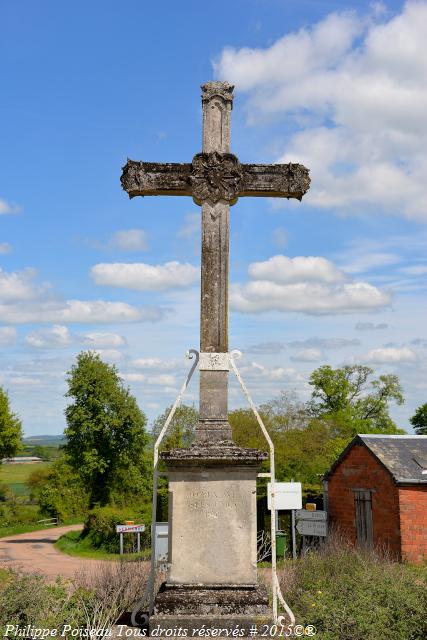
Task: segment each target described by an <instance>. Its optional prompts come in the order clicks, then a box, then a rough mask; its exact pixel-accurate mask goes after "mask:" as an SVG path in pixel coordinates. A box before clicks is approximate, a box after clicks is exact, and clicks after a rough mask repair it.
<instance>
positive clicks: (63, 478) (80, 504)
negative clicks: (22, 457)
mask: <svg viewBox="0 0 427 640" xmlns="http://www.w3.org/2000/svg"><path fill="white" fill-rule="evenodd" d="M28 485H29V487H30V495H31V498H32V499H33V500H36V501H37V503H38V505H39V507H40V511H41V513H42V514H43V515H46V516H50V517H52V518H59V520H65V519H66V518H72V517H73V518H74V517H82V516H85V514H86V513H87V511H88V508H89V494H88V491H87V488H86V484H85V481H84V480H83V478H82V476H81V475H80V474H78V473H76V471H74V470H73V469H72V468H71V466H70V465H69V464H68V462H67V459H66V457H65V456H60V457H59V458H58V459H57V460H55V462H54V463H53V464H52V465H51V466H49V469H36V470H35V471H33V473H32V474H31V475H30V477H29V479H28Z"/></svg>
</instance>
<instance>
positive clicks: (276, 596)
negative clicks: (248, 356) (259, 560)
mask: <svg viewBox="0 0 427 640" xmlns="http://www.w3.org/2000/svg"><path fill="white" fill-rule="evenodd" d="M200 355H202V358H204V360H206V362H207V363H209V361H211V364H206V363H205V361H204V360H203V365H202V366H203V368H205V367H212V368H221V369H222V368H228V367H227V364H226V363H225V362H224V356H228V363H229V364H230V365H231V368H232V369H233V371H234V373H235V375H236V378H237V379H238V381H239V383H240V386H241V387H242V390H243V393H244V395H245V396H246V398H247V400H248V402H249V405H250V407H251V409H252V411H253V413H254V414H255V417H256V419H257V422H258V424H259V426H260V428H261V431H262V433H263V435H264V437H265V439H266V441H267V443H268V446H269V448H270V472H269V473H259V474H258V477H264V478H266V477H268V478H270V481H271V485H272V487H273V491H272V493H271V584H272V590H273V618H274V622H275V623H277V622H279V623H283V622H282V621H283V616H278V606H277V605H278V601H279V602H280V604H281V605H282V607H283V608H284V610H285V611H286V613H287V614H288V616H289V618H290V621H291V625H294V624H295V616H294V614H293V613H292V611H291V609H290V608H289V606H288V605H287V603H286V602H285V599H284V597H283V595H282V592H281V590H280V584H279V580H278V578H277V570H276V518H275V509H274V483H275V477H276V476H275V462H274V444H273V441H272V440H271V438H270V435H269V433H268V431H267V429H266V428H265V425H264V423H263V421H262V419H261V416H260V415H259V413H258V410H257V408H256V406H255V404H254V402H253V400H252V398H251V396H250V393H249V391H248V389H247V387H246V385H245V383H244V382H243V379H242V377H241V375H240V373H239V370H238V368H237V365H236V363H235V361H234V359H235V358H240V357H241V356H242V353H241V351H238V350H234V351H232V352H231V353H228V354H199V352H198V351H196V349H190V350H189V351H187V354H186V357H187V358H189V359H190V360H191V359H192V358H193V357H195V358H196V359H195V361H194V363H193V365H192V367H191V369H190V371H189V373H188V375H187V378H186V380H185V382H184V383H183V385H182V387H181V390H180V392H179V394H178V397H177V399H176V400H175V403H174V405H173V407H172V409H171V410H170V412H169V415H168V417H167V419H166V421H165V424H164V425H163V428H162V430H161V431H160V433H159V435H158V438H157V440H156V442H155V444H154V457H153V502H152V509H151V570H150V575H149V578H148V581H147V586H146V589H145V593H144V596H143V597H142V598H141V600H139V601H138V602H137V603H136V605H135V606H134V608H133V610H132V616H131V622H132V624H133V625H134V626H137V622H136V615H137V613H138V611H139V610H140V608H141V607H142V606H143V604H144V602H146V600H147V597H148V598H149V608H148V612H149V616H151V615H152V613H153V607H154V583H155V573H156V531H155V527H156V519H157V488H158V487H157V485H158V478H159V475H161V474H159V471H158V461H159V447H160V444H161V442H162V440H163V437H164V436H165V434H166V431H167V430H168V427H169V425H170V423H171V421H172V419H173V417H174V415H175V412H176V410H177V408H178V405H179V404H180V402H181V400H182V396H183V395H184V393H185V391H186V389H187V387H188V385H189V383H190V380H191V378H192V377H193V374H194V371H195V370H196V367H197V365H198V363H199V358H200ZM208 355H209V358H208V357H207V356H208ZM215 355H221V358H220V359H219V361H218V363H217V362H214V360H215V358H213V356H215Z"/></svg>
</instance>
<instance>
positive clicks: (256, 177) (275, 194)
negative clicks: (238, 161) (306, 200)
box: [239, 163, 310, 200]
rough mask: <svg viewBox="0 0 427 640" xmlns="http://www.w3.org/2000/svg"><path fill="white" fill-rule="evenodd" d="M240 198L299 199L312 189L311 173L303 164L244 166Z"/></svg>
mask: <svg viewBox="0 0 427 640" xmlns="http://www.w3.org/2000/svg"><path fill="white" fill-rule="evenodd" d="M241 167H242V182H241V186H240V189H239V197H242V196H252V197H253V196H264V197H268V198H297V199H298V200H301V199H302V197H303V195H304V194H305V193H307V191H308V189H309V188H310V176H309V171H308V169H307V168H306V167H304V165H302V164H294V163H289V164H242V165H241Z"/></svg>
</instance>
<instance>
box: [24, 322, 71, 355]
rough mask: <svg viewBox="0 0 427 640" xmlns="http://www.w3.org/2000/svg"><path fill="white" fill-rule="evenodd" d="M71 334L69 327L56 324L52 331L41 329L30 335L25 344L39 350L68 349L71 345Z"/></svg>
mask: <svg viewBox="0 0 427 640" xmlns="http://www.w3.org/2000/svg"><path fill="white" fill-rule="evenodd" d="M71 339H72V338H71V334H70V331H69V330H68V328H67V327H65V326H64V325H60V324H55V325H54V326H53V327H52V328H51V329H40V330H38V331H33V332H32V333H29V334H28V335H27V336H26V338H25V342H26V343H27V344H29V345H30V346H31V347H35V348H37V349H46V348H58V347H68V346H69V345H70V344H71Z"/></svg>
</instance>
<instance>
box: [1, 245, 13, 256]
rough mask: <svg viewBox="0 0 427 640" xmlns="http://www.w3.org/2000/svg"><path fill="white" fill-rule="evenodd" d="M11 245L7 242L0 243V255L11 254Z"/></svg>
mask: <svg viewBox="0 0 427 640" xmlns="http://www.w3.org/2000/svg"><path fill="white" fill-rule="evenodd" d="M11 251H12V245H11V244H9V243H8V242H0V255H2V256H5V255H7V254H8V253H11Z"/></svg>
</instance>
